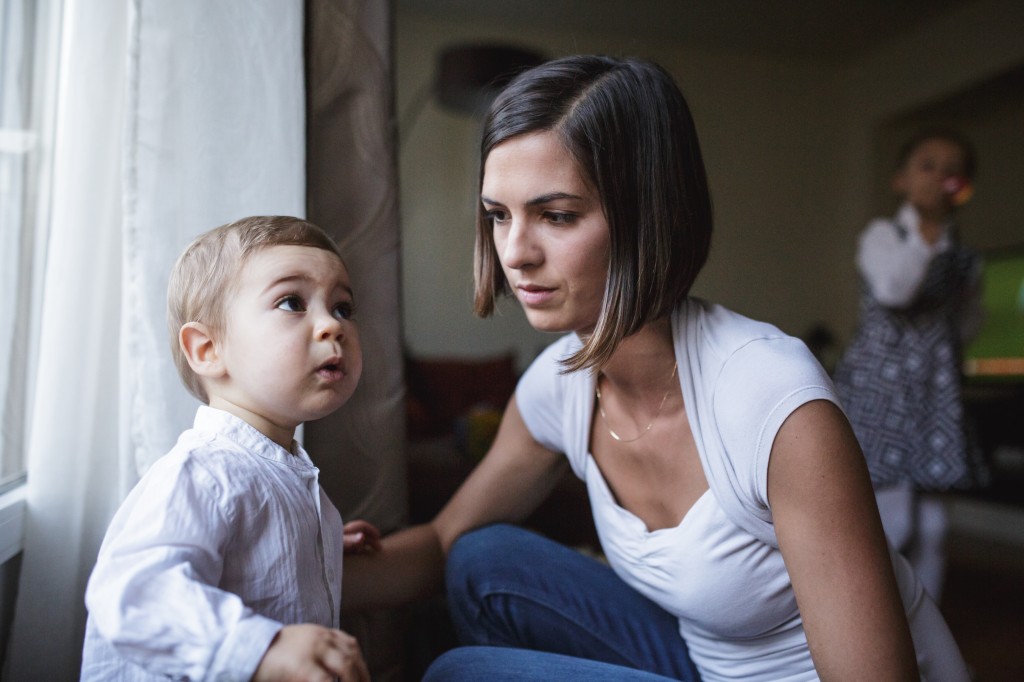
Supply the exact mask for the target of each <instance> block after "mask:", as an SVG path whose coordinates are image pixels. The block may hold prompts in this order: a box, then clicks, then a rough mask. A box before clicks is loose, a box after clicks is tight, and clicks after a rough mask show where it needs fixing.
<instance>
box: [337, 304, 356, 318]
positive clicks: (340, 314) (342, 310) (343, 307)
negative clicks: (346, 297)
mask: <svg viewBox="0 0 1024 682" xmlns="http://www.w3.org/2000/svg"><path fill="white" fill-rule="evenodd" d="M355 312H356V311H355V308H354V306H353V305H352V304H351V303H339V304H338V305H336V306H335V307H334V316H335V317H336V318H338V319H339V320H351V319H352V316H353V315H354V314H355Z"/></svg>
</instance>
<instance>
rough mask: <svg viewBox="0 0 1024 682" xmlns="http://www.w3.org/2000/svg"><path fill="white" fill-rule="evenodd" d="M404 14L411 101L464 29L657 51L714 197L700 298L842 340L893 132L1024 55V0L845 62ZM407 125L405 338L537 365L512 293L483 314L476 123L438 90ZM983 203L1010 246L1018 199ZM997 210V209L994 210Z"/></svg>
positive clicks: (543, 45)
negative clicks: (884, 146) (696, 140)
mask: <svg viewBox="0 0 1024 682" xmlns="http://www.w3.org/2000/svg"><path fill="white" fill-rule="evenodd" d="M396 18H397V24H396V33H397V40H396V50H397V52H396V69H397V77H398V85H397V98H398V111H399V112H400V113H401V112H405V111H407V110H409V109H411V103H412V102H413V100H414V98H415V94H416V93H417V92H419V91H421V90H420V89H421V88H422V87H423V86H424V85H426V84H427V83H429V81H430V78H431V76H432V72H433V68H434V65H435V59H436V55H437V53H438V51H439V50H440V49H441V48H442V47H443V46H446V45H449V44H453V43H457V42H460V41H488V40H493V41H496V42H513V43H516V44H521V45H526V46H533V47H535V48H537V49H540V50H543V51H544V52H546V53H547V54H549V55H551V56H557V55H560V54H566V53H574V52H603V53H608V54H637V55H640V56H646V57H650V58H653V59H655V60H656V61H659V62H660V63H662V64H663V65H664V66H666V68H668V69H669V70H670V71H671V72H672V73H673V74H674V75H675V76H676V78H677V80H678V81H679V83H680V85H681V87H682V89H683V91H684V93H685V94H686V96H687V98H688V100H689V102H690V105H691V107H692V109H693V111H694V116H695V118H696V121H697V127H698V131H699V134H700V136H701V143H702V147H703V151H704V157H705V163H706V165H707V168H708V174H709V181H710V183H711V189H712V194H713V199H714V203H715V212H716V234H715V237H714V243H713V247H712V255H711V259H710V262H709V264H708V266H707V268H706V270H705V271H704V273H703V274H702V276H701V278H700V279H699V280H698V282H697V285H696V287H695V290H694V293H696V294H698V295H701V296H704V297H706V298H710V299H713V300H716V301H719V302H721V303H723V304H725V305H728V306H730V307H732V308H734V309H736V310H738V311H740V312H743V313H745V314H748V315H750V316H753V317H757V318H761V319H765V320H768V321H771V322H774V323H775V324H777V325H779V326H780V327H781V328H782V329H783V330H785V331H787V332H790V333H793V334H801V333H803V332H804V331H806V330H807V329H808V328H809V327H810V326H811V325H812V324H815V323H817V322H822V323H824V324H826V325H827V326H828V327H830V328H831V329H832V330H833V332H835V333H836V334H837V335H838V336H839V338H840V340H844V339H846V338H848V336H849V334H850V333H851V332H852V329H853V325H854V322H855V314H856V293H857V279H856V274H855V272H854V269H853V252H854V248H855V241H856V235H857V233H858V232H859V231H860V229H861V228H862V227H863V226H864V224H865V222H866V221H867V220H868V219H869V218H870V217H871V216H872V215H875V214H877V213H879V212H880V211H887V210H889V208H890V207H891V201H889V200H888V199H887V197H885V196H884V195H883V194H882V193H881V192H880V191H879V190H878V187H879V182H880V178H881V177H882V176H881V175H880V173H882V170H880V169H882V168H883V167H884V172H885V173H886V174H887V173H888V172H889V170H890V166H889V165H888V164H891V160H890V159H889V158H888V156H887V155H886V154H884V153H882V152H883V151H885V150H881V149H880V147H879V142H878V137H879V135H880V131H881V130H882V129H883V128H884V126H886V125H889V124H891V122H892V121H893V120H895V119H899V118H900V117H906V116H907V115H908V114H913V113H914V112H916V111H918V110H920V109H923V108H925V107H928V106H930V105H932V104H934V103H936V102H940V101H943V100H944V99H947V98H950V97H955V96H956V95H958V94H963V93H965V92H967V91H969V90H970V89H971V88H973V87H976V86H978V84H980V83H983V82H985V81H987V80H989V79H990V78H993V77H995V76H996V75H998V74H1000V73H1003V72H1004V71H1006V70H1008V69H1012V68H1014V67H1015V66H1018V65H1022V64H1024V41H1021V40H1019V35H1018V33H1019V30H1018V29H1019V27H1021V26H1024V3H1019V4H1018V3H1015V2H1011V1H1008V0H999V1H979V2H975V3H968V4H966V5H963V6H960V7H958V8H956V9H955V10H953V11H951V12H949V13H947V14H945V15H942V16H940V17H939V19H937V20H935V21H932V22H930V23H928V24H925V25H922V26H920V27H918V28H917V29H915V30H914V31H912V32H910V33H908V34H906V35H904V36H901V38H900V39H899V40H898V41H893V42H892V43H890V44H886V45H883V46H882V47H880V48H878V49H876V50H874V51H872V52H870V53H869V54H866V55H863V56H862V57H861V58H859V59H857V60H855V61H853V62H851V63H848V64H846V65H844V66H840V67H836V66H828V65H824V64H821V65H818V64H809V63H797V62H787V61H782V60H773V59H767V58H757V57H752V56H749V55H739V54H734V53H727V52H715V51H712V50H707V49H693V48H690V47H687V46H685V45H679V44H672V43H666V42H663V41H652V40H644V39H642V38H641V37H639V36H627V35H618V34H614V33H609V34H596V33H593V34H588V33H580V32H577V31H575V30H569V31H566V30H564V27H558V28H557V29H552V28H549V27H544V26H530V25H528V24H525V23H523V24H518V23H515V24H513V23H510V24H500V23H494V22H490V23H487V24H482V25H475V24H471V23H466V22H460V21H457V20H436V19H431V18H427V17H424V16H421V15H417V14H415V13H412V12H410V11H408V10H406V11H403V9H402V7H401V4H400V5H399V11H398V14H397V17H396ZM1000 111H1002V110H1001V109H1000ZM1018 111H1019V110H1018ZM1018 111H1014V112H1012V113H1003V114H1000V115H999V116H996V115H995V114H993V115H992V117H991V121H990V122H989V123H980V122H978V121H977V120H976V118H977V117H973V116H972V117H971V118H970V121H971V125H972V126H974V127H975V128H978V127H980V129H979V130H974V129H972V130H970V131H969V132H971V133H972V134H975V133H976V132H977V133H978V135H977V137H978V141H979V146H981V144H980V143H982V142H984V143H985V144H986V145H988V144H989V142H990V141H996V144H999V143H998V142H997V141H998V140H1003V144H1004V145H1005V138H1006V137H1007V136H1010V135H1012V134H1013V133H1014V132H1015V131H1016V130H1019V125H1018V121H1019V120H1020V119H1019V117H1016V118H1015V116H1016V115H1017V113H1018ZM405 123H406V125H403V127H402V131H401V132H402V136H403V146H402V149H401V157H400V173H401V178H402V182H401V185H402V190H401V211H402V214H403V217H402V240H403V245H402V259H403V299H404V302H403V305H404V312H403V315H404V332H405V342H406V345H407V348H408V349H409V350H410V351H411V352H413V353H415V354H417V355H431V356H434V355H486V354H489V353H496V352H501V351H505V350H508V349H510V348H511V349H514V350H516V351H517V352H518V354H519V359H520V364H522V365H524V364H525V363H527V362H528V361H529V359H530V358H532V356H533V355H534V354H535V353H536V351H537V350H538V349H539V348H540V347H542V346H543V345H545V344H546V343H548V342H550V341H551V340H552V338H551V337H548V336H545V335H541V334H539V333H537V332H534V331H533V330H531V329H530V328H529V327H528V325H527V324H526V323H525V320H524V318H523V315H522V314H521V312H519V311H518V310H516V309H515V305H514V304H512V305H509V306H506V308H505V309H504V310H503V311H502V313H501V314H500V315H499V316H497V318H496V319H493V320H477V319H475V318H474V317H473V316H472V313H471V296H472V242H473V236H472V234H473V232H472V230H473V216H474V197H473V195H474V193H475V190H476V188H475V183H476V172H477V161H476V144H477V136H478V132H479V131H478V127H477V123H476V122H475V121H473V120H470V119H467V118H461V117H458V116H456V115H453V114H449V113H446V112H444V111H442V110H441V109H440V108H439V107H438V106H437V104H436V102H430V103H428V105H427V106H426V107H425V108H424V109H423V110H422V111H421V112H420V115H419V116H418V118H416V119H415V122H414V124H412V125H411V127H410V125H408V123H409V119H408V118H407V119H406V120H405ZM1019 139H1020V138H1019V137H1018V138H1017V140H1018V141H1019ZM981 151H982V164H983V166H982V169H983V173H984V177H985V182H986V183H988V182H990V178H996V177H998V178H1000V180H999V181H996V180H994V179H993V180H992V185H991V186H992V187H993V192H992V194H991V195H990V197H991V196H994V195H995V194H996V191H999V193H1000V194H1003V195H1007V196H1009V195H1010V194H1011V193H1010V192H1009V191H1007V190H1006V189H1005V188H1006V186H1007V183H1009V182H1010V180H1009V178H1012V177H1016V173H1011V170H1013V169H1012V166H1014V165H1015V164H1016V162H1017V161H1018V160H1019V159H1020V158H1021V157H1020V156H1019V155H1018V154H1013V153H1006V154H1002V155H1000V154H998V153H994V152H988V151H986V149H982V150H981ZM999 157H1002V160H998V158H999ZM883 164H885V165H884V166H883ZM886 177H887V175H886ZM1018 194H1019V193H1018ZM984 203H985V202H983V201H982V193H981V191H979V194H978V195H977V197H976V200H975V202H972V204H973V205H972V206H971V207H969V208H970V210H972V211H975V212H976V213H977V212H981V213H983V214H984V218H985V220H984V222H985V223H986V224H989V225H991V226H992V227H989V228H987V230H988V231H982V232H980V233H979V234H978V235H977V238H978V240H979V243H981V244H985V245H990V244H992V243H995V242H1001V241H1005V240H1006V239H1007V236H1006V234H1005V230H1006V229H1007V228H1005V227H998V226H1000V225H1001V226H1005V225H1006V224H1007V223H1008V221H1010V220H1013V219H1014V218H1013V216H1014V214H1016V216H1018V217H1019V215H1020V214H1019V211H1017V207H1015V206H1012V205H1004V206H989V207H985V206H984ZM992 213H998V214H999V215H1000V216H1002V217H1000V218H999V220H997V221H994V222H993V221H991V220H989V218H988V216H989V215H991V214H992ZM969 215H970V214H965V217H969ZM1018 223H1019V220H1016V221H1015V222H1013V225H1016V224H1018ZM1011 229H1016V228H1011ZM983 230H984V228H983ZM992 230H997V231H998V232H992ZM1000 230H1001V231H1000Z"/></svg>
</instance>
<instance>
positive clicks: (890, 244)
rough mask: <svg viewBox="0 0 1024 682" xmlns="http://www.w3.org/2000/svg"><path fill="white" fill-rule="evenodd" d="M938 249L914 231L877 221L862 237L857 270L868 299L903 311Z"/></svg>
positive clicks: (874, 221)
mask: <svg viewBox="0 0 1024 682" xmlns="http://www.w3.org/2000/svg"><path fill="white" fill-rule="evenodd" d="M940 248H941V242H939V243H937V244H936V245H935V246H931V245H929V244H928V243H926V242H925V241H924V239H923V238H922V237H921V235H920V233H919V232H918V231H917V230H916V229H901V228H899V227H897V226H896V225H895V224H894V223H893V222H892V221H890V220H885V219H877V220H873V221H871V223H870V224H869V225H868V226H867V228H866V229H865V230H864V232H863V234H861V237H860V241H859V243H858V247H857V270H858V271H859V272H860V275H861V277H863V279H864V282H865V283H866V284H867V286H868V289H869V290H870V291H871V295H872V296H874V297H875V299H876V300H877V301H878V302H879V303H881V304H882V305H884V306H887V307H890V308H905V307H906V306H908V305H910V304H911V303H913V301H914V298H915V297H916V296H917V292H918V290H919V289H920V288H921V284H922V283H923V282H924V277H925V274H926V273H927V271H928V264H929V263H930V262H931V260H932V258H934V257H935V254H936V253H938V251H939V250H940Z"/></svg>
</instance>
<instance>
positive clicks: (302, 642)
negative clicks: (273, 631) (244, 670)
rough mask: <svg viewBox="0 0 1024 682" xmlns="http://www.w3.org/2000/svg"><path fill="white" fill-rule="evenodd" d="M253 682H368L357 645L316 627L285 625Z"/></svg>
mask: <svg viewBox="0 0 1024 682" xmlns="http://www.w3.org/2000/svg"><path fill="white" fill-rule="evenodd" d="M252 679H253V682H275V681H277V680H296V681H298V680H301V681H302V682H331V680H334V679H339V680H341V682H369V680H370V672H369V670H368V669H367V668H366V663H365V662H364V661H363V655H362V653H361V652H360V650H359V643H358V642H356V640H355V638H354V637H352V636H350V635H348V634H346V633H344V632H342V631H341V630H332V629H330V628H325V627H323V626H320V625H286V626H284V627H283V628H281V631H280V632H278V633H277V636H276V637H275V638H274V641H272V642H271V643H270V647H269V648H268V649H267V653H265V654H264V655H263V660H262V661H260V665H259V667H258V668H257V669H256V673H255V674H254V675H253V677H252Z"/></svg>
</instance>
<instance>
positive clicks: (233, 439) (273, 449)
mask: <svg viewBox="0 0 1024 682" xmlns="http://www.w3.org/2000/svg"><path fill="white" fill-rule="evenodd" d="M294 450H295V454H292V453H290V452H288V451H286V450H285V449H283V448H282V447H280V446H279V445H277V444H276V443H274V442H273V441H271V440H270V439H269V438H267V437H266V436H264V435H263V434H262V433H260V432H259V431H257V430H256V429H254V428H253V427H252V426H250V425H249V424H247V423H246V422H244V421H242V420H241V419H238V418H237V417H234V416H233V415H230V414H228V413H227V412H223V411H221V410H216V409H213V408H210V407H207V406H202V407H200V408H199V411H198V413H197V414H196V418H195V424H194V427H193V428H192V429H190V430H188V431H185V432H184V433H183V434H182V435H181V437H180V438H179V439H178V442H177V444H176V445H175V446H174V448H173V449H172V450H171V451H170V452H169V453H167V454H166V455H164V456H163V457H161V458H160V459H159V460H157V462H156V463H154V464H153V466H152V467H150V469H149V471H147V472H146V474H145V475H144V476H143V477H142V479H141V480H140V481H139V483H138V485H136V487H135V488H134V489H133V490H132V492H131V493H130V494H129V495H128V497H127V498H126V499H125V501H124V503H123V504H122V505H121V508H120V509H119V510H118V512H117V514H116V515H115V516H114V519H113V520H112V521H111V523H110V527H109V528H108V530H107V535H106V537H105V538H104V541H103V545H102V547H101V548H100V552H99V557H98V559H97V561H96V567H95V569H94V570H93V573H92V576H91V578H90V580H89V585H88V588H87V590H86V595H85V601H86V606H87V607H88V609H89V620H88V624H87V627H86V637H85V646H84V650H83V656H82V657H83V662H82V678H81V679H82V680H104V681H109V680H133V681H134V680H156V679H166V677H164V676H170V677H172V678H174V679H190V680H200V679H204V680H205V679H211V680H212V679H217V680H248V679H250V678H251V677H252V674H253V673H254V672H255V670H256V667H257V666H258V665H259V662H260V660H261V659H262V657H263V654H264V653H265V652H266V649H267V647H268V646H269V644H270V641H271V640H272V639H273V638H274V636H275V635H276V634H277V632H278V630H280V628H281V626H282V625H283V624H292V623H317V624H320V625H324V626H326V627H338V618H339V611H340V605H341V562H342V553H343V547H342V542H343V541H342V532H343V531H342V520H341V516H340V514H339V513H338V511H337V509H335V507H334V505H333V504H331V502H330V500H329V499H328V498H327V495H326V494H325V493H324V491H323V489H322V488H321V487H320V485H319V483H318V479H317V476H318V473H319V471H318V469H317V468H316V467H315V466H313V463H312V462H311V461H310V459H309V456H308V455H307V454H306V452H305V451H304V450H303V449H302V448H301V446H299V445H298V444H297V443H296V444H295V446H294Z"/></svg>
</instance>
